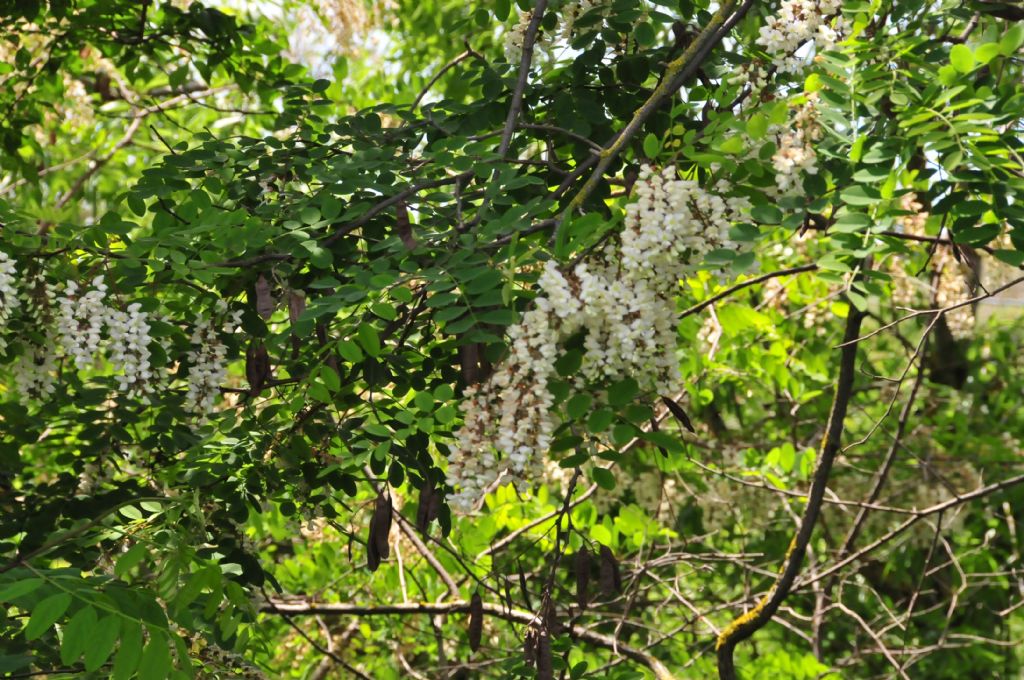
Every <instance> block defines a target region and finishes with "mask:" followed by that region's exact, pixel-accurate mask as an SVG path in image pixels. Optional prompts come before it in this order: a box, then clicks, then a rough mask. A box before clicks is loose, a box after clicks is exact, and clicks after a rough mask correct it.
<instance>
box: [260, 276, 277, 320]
mask: <svg viewBox="0 0 1024 680" xmlns="http://www.w3.org/2000/svg"><path fill="white" fill-rule="evenodd" d="M275 307H277V303H276V302H275V301H274V296H273V295H271V294H270V282H269V281H267V277H266V276H264V275H263V274H260V275H259V277H258V278H257V279H256V313H257V314H259V315H260V316H261V317H263V318H264V319H269V318H270V317H271V316H273V315H274V308H275Z"/></svg>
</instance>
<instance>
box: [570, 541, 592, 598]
mask: <svg viewBox="0 0 1024 680" xmlns="http://www.w3.org/2000/svg"><path fill="white" fill-rule="evenodd" d="M590 564H591V560H590V551H589V550H587V546H582V547H581V548H580V549H579V550H577V551H576V557H575V558H574V559H573V569H574V571H575V572H576V604H578V605H579V606H580V611H582V610H584V609H586V608H587V589H588V588H589V587H590Z"/></svg>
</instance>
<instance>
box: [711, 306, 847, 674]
mask: <svg viewBox="0 0 1024 680" xmlns="http://www.w3.org/2000/svg"><path fill="white" fill-rule="evenodd" d="M863 320H864V313H863V312H861V311H859V310H857V309H856V308H854V307H851V308H850V313H849V316H848V317H847V318H846V331H845V332H844V334H843V344H842V345H841V347H842V351H841V353H840V357H839V378H838V380H837V382H836V391H835V396H834V397H833V399H832V408H831V411H830V413H829V418H828V426H827V427H826V428H825V436H824V439H823V440H822V442H821V449H820V451H819V454H818V464H817V467H816V468H815V470H814V477H813V479H812V482H811V489H810V493H809V494H808V497H807V506H806V508H805V509H804V515H803V517H802V518H801V520H800V529H799V530H798V531H797V535H796V537H795V538H794V539H793V541H792V543H790V546H789V550H788V551H787V553H786V558H785V566H784V567H783V569H782V571H781V573H780V574H779V577H778V579H777V580H776V582H775V584H774V585H773V586H772V587H771V589H770V590H769V591H768V592H767V593H766V594H765V596H764V597H763V598H761V601H760V602H759V603H758V604H757V606H756V607H754V608H753V609H752V610H750V611H749V612H747V613H746V614H743V615H742V616H740V617H739V618H737V619H736V620H735V621H733V622H732V623H731V624H729V626H728V627H727V628H726V629H725V630H723V631H722V633H721V634H720V635H719V636H718V642H717V645H716V649H717V650H718V677H719V678H720V679H721V680H735V679H736V667H735V664H734V661H733V652H734V651H735V649H736V645H738V644H739V643H740V642H742V641H744V640H746V639H748V638H749V637H751V636H752V635H753V634H754V633H756V632H757V631H758V630H760V629H761V628H763V627H764V626H765V624H767V623H768V622H769V621H771V619H772V617H773V616H775V613H776V612H777V611H778V610H779V607H780V606H781V605H782V603H783V601H784V600H785V599H786V596H787V595H789V592H790V591H791V590H792V588H793V583H794V582H795V581H796V577H797V575H798V574H799V573H800V567H801V565H802V564H803V560H804V553H805V552H806V550H807V546H808V544H809V543H810V541H811V535H812V534H813V533H814V525H815V524H816V523H817V521H818V515H819V514H820V513H821V506H822V503H823V502H824V499H825V487H826V486H827V484H828V478H829V474H830V473H831V471H832V464H833V463H834V462H835V459H836V456H837V455H838V454H839V452H840V451H841V447H840V446H839V442H840V439H841V438H842V435H843V428H844V421H845V419H846V410H847V408H848V407H849V404H850V396H851V395H852V394H853V382H854V377H855V375H856V360H857V343H856V342H855V340H856V338H857V336H858V334H859V333H860V325H861V322H862V321H863Z"/></svg>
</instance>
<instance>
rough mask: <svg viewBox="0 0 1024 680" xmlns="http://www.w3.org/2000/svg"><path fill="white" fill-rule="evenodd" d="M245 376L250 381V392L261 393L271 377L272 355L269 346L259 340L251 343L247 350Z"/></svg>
mask: <svg viewBox="0 0 1024 680" xmlns="http://www.w3.org/2000/svg"><path fill="white" fill-rule="evenodd" d="M245 377H246V379H247V380H248V381H249V393H250V394H253V395H255V394H259V392H260V390H261V389H262V388H263V386H264V385H265V384H266V383H267V380H268V379H269V378H270V355H269V354H267V347H266V345H264V344H263V343H262V342H260V341H258V340H255V339H254V340H253V341H252V342H251V343H249V349H247V350H246V351H245Z"/></svg>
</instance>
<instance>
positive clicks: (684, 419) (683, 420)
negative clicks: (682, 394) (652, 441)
mask: <svg viewBox="0 0 1024 680" xmlns="http://www.w3.org/2000/svg"><path fill="white" fill-rule="evenodd" d="M661 400H662V401H663V402H664V403H665V406H668V410H669V411H671V412H672V415H673V416H675V418H676V420H678V421H679V424H680V425H682V426H683V427H685V428H686V429H687V430H689V431H690V432H693V433H694V434H696V433H697V430H695V429H693V423H691V422H690V416H688V415H686V411H684V410H683V407H682V406H680V405H679V404H677V403H676V402H675V400H673V399H669V398H668V397H662V398H661Z"/></svg>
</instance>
